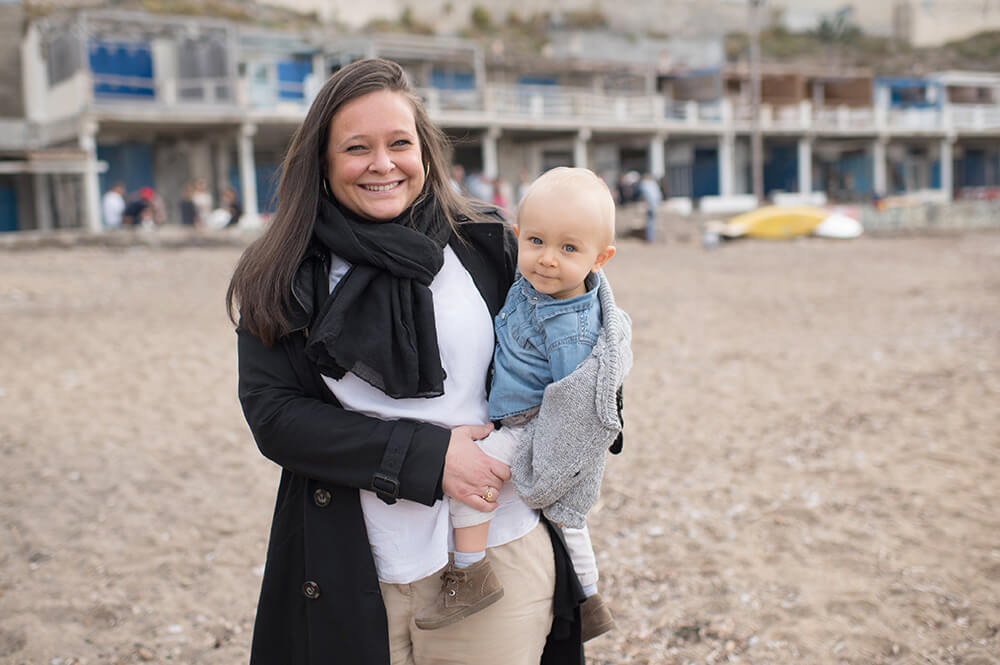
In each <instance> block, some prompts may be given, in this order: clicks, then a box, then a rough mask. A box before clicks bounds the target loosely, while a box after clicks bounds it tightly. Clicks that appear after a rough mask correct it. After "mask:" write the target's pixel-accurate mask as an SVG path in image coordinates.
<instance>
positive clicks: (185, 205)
mask: <svg viewBox="0 0 1000 665" xmlns="http://www.w3.org/2000/svg"><path fill="white" fill-rule="evenodd" d="M194 189H195V187H194V183H192V182H189V183H188V184H186V185H184V191H183V192H182V193H181V224H182V225H183V226H195V227H198V226H201V220H200V219H198V208H197V206H195V204H194V199H193V197H194Z"/></svg>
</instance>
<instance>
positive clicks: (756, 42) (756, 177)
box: [749, 0, 764, 204]
mask: <svg viewBox="0 0 1000 665" xmlns="http://www.w3.org/2000/svg"><path fill="white" fill-rule="evenodd" d="M749 2H750V159H751V173H752V174H753V195H754V196H755V197H756V198H757V203H758V204H760V203H762V202H763V201H764V139H763V137H762V136H761V133H760V96H761V95H760V6H761V5H762V4H763V3H764V0H749Z"/></svg>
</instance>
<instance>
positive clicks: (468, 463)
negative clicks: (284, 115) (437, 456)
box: [441, 425, 510, 512]
mask: <svg viewBox="0 0 1000 665" xmlns="http://www.w3.org/2000/svg"><path fill="white" fill-rule="evenodd" d="M492 431H493V425H462V426H461V427H456V428H455V429H453V430H451V440H450V441H449V442H448V452H447V453H446V454H445V457H444V475H443V476H442V477H441V488H442V489H443V490H444V493H445V494H447V495H448V496H450V497H451V498H453V499H457V500H458V501H461V502H462V503H464V504H465V505H467V506H469V507H470V508H475V509H476V510H479V511H482V512H489V511H491V510H495V509H496V507H497V496H498V495H499V494H500V488H501V487H502V486H503V484H504V482H505V481H507V480H509V479H510V468H508V466H507V465H506V464H504V463H503V462H501V461H499V460H496V459H493V458H492V457H490V456H489V455H487V454H486V453H484V452H483V451H482V450H480V449H479V446H477V445H476V443H475V442H476V441H478V440H479V439H485V438H486V437H487V436H489V434H490V432H492ZM491 489H492V491H490V490H491ZM484 496H488V497H489V499H490V500H489V501H487V500H486V499H484V498H483V497H484Z"/></svg>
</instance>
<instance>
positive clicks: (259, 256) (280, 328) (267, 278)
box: [226, 58, 480, 346]
mask: <svg viewBox="0 0 1000 665" xmlns="http://www.w3.org/2000/svg"><path fill="white" fill-rule="evenodd" d="M381 90H391V91H393V92H398V93H400V94H402V95H404V96H405V97H406V98H407V99H409V100H410V103H411V104H412V105H413V116H414V119H415V120H416V127H417V136H418V137H419V139H420V151H421V155H422V157H423V160H424V165H425V167H426V169H427V177H426V181H425V184H424V189H423V191H422V192H421V194H420V197H418V198H421V199H422V198H424V197H427V196H433V197H434V198H435V199H436V201H437V203H438V206H439V207H440V209H441V211H442V213H443V214H444V215H445V217H446V218H447V220H448V223H449V224H450V225H451V226H452V227H453V228H454V227H456V226H457V224H458V223H459V222H460V221H465V220H470V219H475V218H477V217H479V216H480V215H478V214H477V212H476V210H475V209H474V208H472V207H471V206H470V204H469V202H468V201H467V200H466V199H464V198H463V197H461V196H460V195H459V194H457V193H456V192H455V190H454V189H452V187H451V183H450V181H449V178H448V162H449V158H450V152H451V151H450V146H449V143H448V139H447V137H446V136H445V135H444V133H443V132H442V131H441V130H440V129H438V127H437V126H436V125H434V123H432V122H431V120H430V118H429V117H428V115H427V111H426V109H425V108H424V105H423V102H421V101H420V98H419V97H417V96H416V94H415V93H414V92H413V88H412V86H411V85H410V81H409V79H408V78H407V76H406V72H404V71H403V68H402V67H400V66H399V65H398V64H396V63H395V62H392V61H391V60H383V59H380V58H373V59H368V60H359V61H357V62H354V63H351V64H350V65H347V66H346V67H344V68H343V69H341V70H339V71H337V72H336V73H334V74H333V76H331V77H330V78H329V79H327V81H326V83H325V84H324V85H323V87H322V89H320V91H319V93H318V94H317V95H316V99H315V100H313V103H312V105H311V106H310V107H309V111H308V113H306V118H305V120H303V121H302V124H301V125H300V126H299V128H298V129H297V130H296V132H295V135H294V136H293V137H292V142H291V144H290V145H289V147H288V152H287V153H286V154H285V158H284V160H283V161H282V164H281V179H280V180H279V181H278V191H277V196H276V198H277V208H276V210H275V212H274V215H273V216H272V217H271V221H270V222H269V223H268V225H267V229H266V230H265V231H264V233H263V235H261V237H260V238H258V239H257V240H255V241H254V242H253V244H251V245H250V246H249V247H247V249H246V251H244V252H243V256H241V257H240V260H239V262H238V263H237V264H236V270H235V271H234V272H233V278H232V280H231V281H230V282H229V289H228V291H227V292H226V308H227V311H228V312H229V318H230V319H232V320H233V322H234V323H235V322H236V317H235V310H236V309H237V308H238V309H239V318H240V322H239V325H241V326H242V327H243V328H245V329H246V330H248V331H249V332H251V333H253V334H254V335H256V336H257V337H259V338H260V339H261V340H262V341H263V342H264V343H265V344H267V345H268V346H270V345H272V344H274V342H275V341H276V340H278V339H279V338H281V337H282V336H284V335H286V334H288V332H289V323H288V318H287V312H288V311H289V308H290V307H291V283H292V278H293V276H294V275H295V270H296V268H297V267H298V265H299V262H300V261H301V260H302V257H303V255H304V254H305V251H306V248H307V247H308V245H309V239H310V237H311V236H312V232H313V225H314V223H315V220H316V210H317V206H318V205H319V197H320V188H321V187H322V180H323V178H325V174H326V167H327V165H326V148H327V142H328V140H329V135H330V123H331V121H332V120H333V116H334V115H336V113H337V111H339V110H340V108H341V107H342V106H343V105H344V104H346V103H347V102H350V101H351V100H353V99H357V98H358V97H362V96H364V95H367V94H369V93H372V92H378V91H381Z"/></svg>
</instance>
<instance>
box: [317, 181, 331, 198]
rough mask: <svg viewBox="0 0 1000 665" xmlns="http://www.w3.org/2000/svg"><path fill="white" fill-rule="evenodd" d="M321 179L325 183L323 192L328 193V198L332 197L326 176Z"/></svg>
mask: <svg viewBox="0 0 1000 665" xmlns="http://www.w3.org/2000/svg"><path fill="white" fill-rule="evenodd" d="M319 181H320V182H321V183H323V193H324V194H326V195H327V197H328V198H331V199H332V198H333V195H332V194H330V185H328V184H327V182H326V178H320V179H319Z"/></svg>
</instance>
